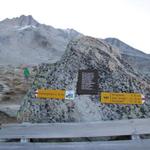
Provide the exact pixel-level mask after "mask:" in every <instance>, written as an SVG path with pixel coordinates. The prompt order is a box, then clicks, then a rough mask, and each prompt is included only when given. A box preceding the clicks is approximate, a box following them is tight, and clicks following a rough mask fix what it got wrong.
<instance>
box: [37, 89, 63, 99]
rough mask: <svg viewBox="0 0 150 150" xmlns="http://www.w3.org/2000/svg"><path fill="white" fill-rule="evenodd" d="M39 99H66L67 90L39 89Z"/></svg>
mask: <svg viewBox="0 0 150 150" xmlns="http://www.w3.org/2000/svg"><path fill="white" fill-rule="evenodd" d="M36 92H37V96H36V97H37V98H54V99H65V90H49V89H38V90H37V91H36Z"/></svg>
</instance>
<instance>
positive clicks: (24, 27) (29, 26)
mask: <svg viewBox="0 0 150 150" xmlns="http://www.w3.org/2000/svg"><path fill="white" fill-rule="evenodd" d="M28 28H34V29H35V28H37V27H36V26H33V25H27V26H23V27H21V28H19V29H18V30H19V31H20V30H25V29H28Z"/></svg>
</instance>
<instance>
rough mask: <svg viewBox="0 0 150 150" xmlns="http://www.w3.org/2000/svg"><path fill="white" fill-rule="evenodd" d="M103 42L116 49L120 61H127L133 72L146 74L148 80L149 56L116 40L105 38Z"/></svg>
mask: <svg viewBox="0 0 150 150" xmlns="http://www.w3.org/2000/svg"><path fill="white" fill-rule="evenodd" d="M105 41H106V42H107V43H109V44H111V45H112V46H113V47H115V48H118V49H119V51H120V53H121V55H122V59H123V60H124V61H127V62H128V63H129V64H130V65H131V66H132V67H133V69H134V70H135V71H137V72H138V73H140V74H146V75H148V76H149V78H150V65H149V64H150V55H148V54H146V53H143V52H142V51H140V50H137V49H135V48H133V47H131V46H129V45H127V44H126V43H124V42H122V41H120V40H118V39H116V38H106V39H105Z"/></svg>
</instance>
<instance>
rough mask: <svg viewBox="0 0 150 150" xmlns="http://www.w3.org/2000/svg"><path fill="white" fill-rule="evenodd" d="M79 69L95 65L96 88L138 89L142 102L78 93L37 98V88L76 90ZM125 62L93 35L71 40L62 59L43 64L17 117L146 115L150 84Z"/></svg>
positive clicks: (73, 119)
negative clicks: (125, 102) (103, 99)
mask: <svg viewBox="0 0 150 150" xmlns="http://www.w3.org/2000/svg"><path fill="white" fill-rule="evenodd" d="M80 69H96V70H98V74H99V80H98V85H99V92H102V91H114V92H139V93H141V94H144V95H145V97H146V102H145V103H144V104H143V105H119V104H102V103H101V102H100V101H99V99H100V98H99V95H77V94H76V96H75V99H74V100H72V101H71V100H56V99H46V100H45V99H38V98H35V91H36V89H40V88H46V89H67V90H69V89H70V90H75V91H76V84H77V78H78V71H79V70H80ZM148 82H150V81H148V79H145V80H144V79H142V78H141V77H140V76H139V75H138V74H136V73H135V72H134V70H133V69H132V67H131V66H130V65H129V64H128V63H126V62H124V61H123V60H122V58H121V56H120V54H119V52H118V51H116V50H115V49H114V48H112V47H111V46H110V45H108V44H107V43H106V42H104V41H102V40H99V39H95V38H92V37H82V38H78V39H76V40H73V41H71V42H70V43H69V44H68V46H67V49H66V51H65V54H64V55H63V56H62V58H61V60H60V61H58V62H57V63H54V64H42V65H40V67H39V71H38V74H37V75H36V77H35V80H34V82H33V84H32V87H31V89H30V90H29V92H28V93H27V95H26V96H25V98H24V101H23V103H22V106H21V108H20V111H19V113H18V119H19V120H22V121H30V122H76V121H83V122H85V121H99V120H114V119H125V118H126V119H129V118H146V117H149V116H150V114H149V111H150V87H149V85H148Z"/></svg>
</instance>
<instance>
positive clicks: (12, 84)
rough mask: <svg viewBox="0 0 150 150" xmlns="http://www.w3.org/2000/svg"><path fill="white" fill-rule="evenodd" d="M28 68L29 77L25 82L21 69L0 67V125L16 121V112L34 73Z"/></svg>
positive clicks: (34, 71)
mask: <svg viewBox="0 0 150 150" xmlns="http://www.w3.org/2000/svg"><path fill="white" fill-rule="evenodd" d="M28 68H29V70H30V77H29V80H28V81H26V80H25V78H24V76H23V73H22V72H23V70H22V69H21V67H14V66H11V65H9V66H3V65H2V66H1V65H0V123H9V122H14V121H17V120H16V116H17V111H18V110H19V108H20V104H21V101H22V99H23V97H24V96H25V94H26V93H27V91H28V89H29V87H30V86H31V83H32V82H33V79H34V76H35V73H36V69H34V68H35V67H28ZM13 120H14V121H13Z"/></svg>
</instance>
